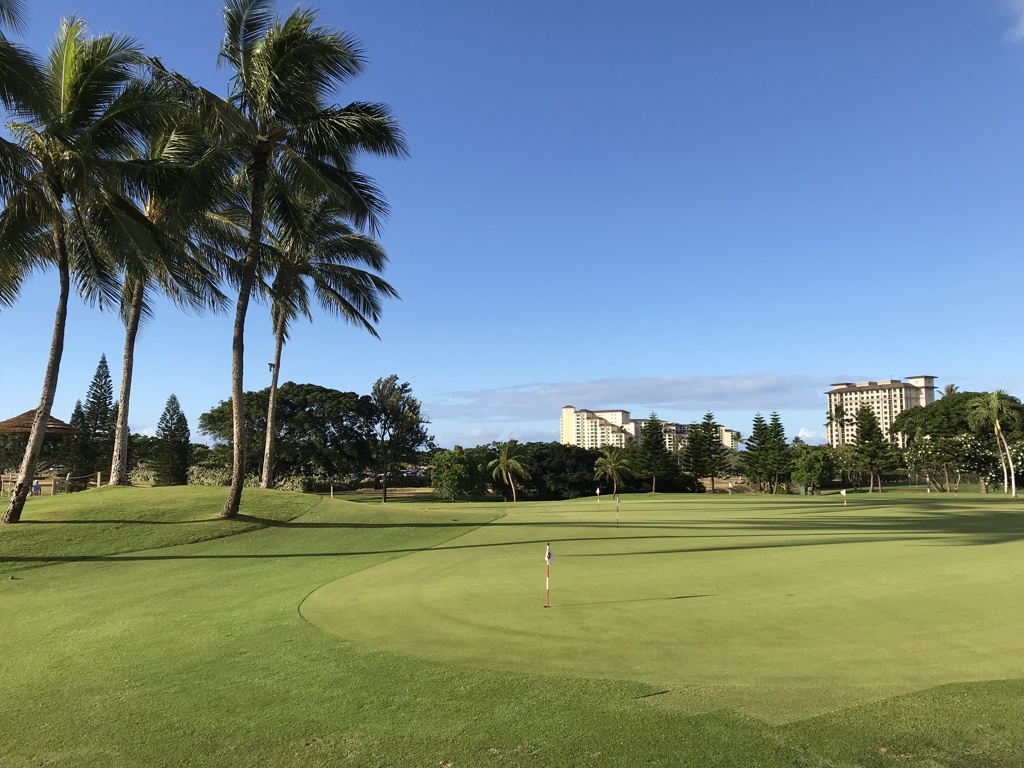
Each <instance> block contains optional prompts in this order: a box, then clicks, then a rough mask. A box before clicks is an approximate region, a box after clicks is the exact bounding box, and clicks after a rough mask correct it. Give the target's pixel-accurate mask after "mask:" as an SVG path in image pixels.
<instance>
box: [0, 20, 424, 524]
mask: <svg viewBox="0 0 1024 768" xmlns="http://www.w3.org/2000/svg"><path fill="white" fill-rule="evenodd" d="M22 19H23V6H22V4H21V0H0V103H2V104H3V107H4V109H5V111H6V114H7V118H8V120H7V133H8V135H9V137H10V138H4V137H0V202H2V204H3V208H2V211H0V306H4V305H8V306H9V305H10V304H12V303H13V302H14V301H15V300H16V299H17V296H18V290H19V288H20V286H21V284H22V282H23V281H24V280H25V279H26V277H27V276H28V275H30V274H31V273H32V272H34V271H37V270H42V269H48V268H56V271H57V275H58V283H59V295H58V300H57V312H56V317H55V320H54V327H53V338H52V343H51V348H50V355H49V359H48V362H47V367H46V373H45V376H44V383H43V388H42V395H41V398H40V403H39V407H38V408H37V410H36V415H35V421H34V423H33V426H32V430H31V432H30V435H29V439H28V444H27V447H26V452H25V458H24V460H23V462H22V465H21V471H20V476H19V480H18V484H17V486H16V488H15V491H14V493H13V494H12V496H11V500H10V504H9V506H8V508H7V511H6V513H5V514H4V517H3V522H17V521H18V519H19V518H20V515H21V510H22V508H23V506H24V503H25V498H26V496H27V494H28V490H29V485H30V483H31V481H32V478H33V476H34V474H35V469H36V462H37V460H38V457H39V452H40V449H41V448H42V444H43V436H44V432H45V423H46V419H47V417H48V416H49V414H50V409H51V407H52V404H53V398H54V394H55V392H56V387H57V379H58V373H59V369H60V361H61V354H62V350H63V345H64V337H65V326H66V318H67V307H68V299H69V296H70V293H71V290H72V285H74V288H75V289H76V290H77V291H78V292H79V293H80V294H81V295H82V296H83V298H85V299H86V300H88V301H91V302H93V303H94V304H98V305H100V307H101V308H102V307H105V306H114V307H118V308H119V309H120V312H121V315H122V318H123V320H124V322H125V329H126V334H125V352H124V366H123V368H122V371H123V373H122V382H121V393H120V397H119V401H118V402H119V410H118V416H119V418H118V423H117V429H116V436H115V450H114V459H113V466H112V468H111V482H112V483H115V484H123V483H126V482H127V471H126V466H127V464H126V458H127V455H126V446H127V439H128V412H129V404H130V394H131V378H132V368H133V354H134V346H135V341H136V336H137V333H138V330H139V326H140V324H141V323H143V322H144V321H145V319H146V318H147V317H148V316H150V315H151V314H152V312H153V304H152V302H153V299H154V297H155V295H157V293H158V292H159V293H162V294H165V295H166V296H168V297H169V298H170V300H171V301H173V302H174V303H176V304H177V305H179V306H181V307H185V308H195V309H213V310H216V309H219V308H223V307H226V306H227V305H228V304H229V298H228V295H227V294H226V293H225V290H224V289H225V287H230V288H231V289H233V291H234V294H235V296H236V299H235V314H234V325H233V331H232V381H231V395H232V406H233V414H234V456H233V471H232V481H231V490H230V492H229V495H228V499H227V501H226V502H225V504H224V508H223V510H222V511H221V516H222V517H234V516H236V515H237V514H238V510H239V503H240V501H241V494H242V486H243V481H244V458H245V457H244V450H245V440H244V439H243V429H244V419H243V414H242V393H243V352H244V330H245V320H246V315H247V311H248V306H249V302H250V300H251V299H252V298H254V297H255V298H257V299H267V300H269V301H270V304H271V313H272V318H273V327H274V332H275V336H276V341H277V346H276V351H275V361H274V374H275V376H274V381H275V384H276V381H277V372H278V370H279V368H280V353H281V346H282V345H283V342H284V340H285V339H286V338H287V334H288V329H289V323H290V322H291V321H292V320H294V319H295V318H297V317H298V316H300V315H307V316H308V315H309V314H310V308H311V305H312V303H313V301H314V300H315V301H317V302H319V303H320V305H321V306H323V307H325V308H326V309H327V310H328V311H330V312H334V313H337V314H339V315H340V316H342V317H343V318H345V319H347V320H349V321H352V322H354V323H355V324H357V325H360V326H362V327H363V328H365V329H366V330H367V331H369V332H370V333H372V334H374V335H376V330H375V328H374V323H376V322H377V321H378V319H379V313H380V305H381V300H382V299H383V298H385V297H391V296H396V295H397V294H396V292H395V290H394V288H392V287H391V286H390V285H389V284H388V283H387V282H385V281H384V280H383V279H382V278H381V277H380V276H379V275H378V274H376V273H377V272H380V271H381V270H382V269H383V268H384V266H385V264H386V262H387V257H386V255H385V253H384V251H383V249H382V248H381V247H380V245H379V244H378V243H377V242H376V241H375V239H374V237H375V236H376V235H377V233H378V228H379V225H380V223H381V221H382V219H383V217H384V216H385V215H386V214H387V211H388V207H387V204H386V202H385V200H384V198H383V197H382V195H381V193H380V191H379V190H378V189H377V187H376V185H375V184H374V182H373V180H372V179H370V178H368V177H367V176H365V175H364V174H361V173H360V172H358V171H357V170H356V168H355V166H354V162H355V160H356V158H357V157H358V156H360V155H361V154H363V153H369V154H373V155H378V156H390V157H401V156H404V155H405V154H406V153H407V150H406V146H405V142H404V138H403V136H402V132H401V130H400V128H399V127H398V125H397V123H396V122H395V120H394V119H393V117H392V116H391V114H390V112H389V110H388V108H387V107H386V106H384V105H382V104H376V103H361V102H357V103H352V104H349V105H348V106H338V105H336V104H334V103H333V102H332V101H331V97H332V95H333V94H334V92H335V91H336V90H337V88H339V87H340V86H342V85H343V84H345V83H346V82H347V81H348V80H350V79H351V78H353V77H355V76H357V75H358V74H359V73H360V72H361V71H362V68H363V66H364V57H363V54H362V51H361V50H360V48H359V46H358V44H357V42H356V41H355V40H354V39H352V38H351V37H349V36H347V35H345V34H343V33H341V32H338V31H336V30H332V29H329V28H325V27H322V26H317V25H316V19H315V17H314V15H313V14H312V12H309V11H301V10H297V11H295V12H293V13H292V14H290V15H288V16H286V17H282V16H280V15H278V14H277V13H276V12H275V10H274V7H273V3H272V2H271V0H227V2H226V7H225V9H224V23H225V34H224V40H223V43H222V45H221V49H220V53H219V62H220V63H221V64H222V65H223V66H226V67H227V68H228V69H229V70H230V72H231V79H230V85H229V92H228V94H227V95H226V96H225V97H223V98H222V97H219V96H216V95H214V94H213V93H211V92H209V91H207V90H206V89H204V88H202V87H201V86H198V85H196V84H194V83H192V82H190V81H188V80H187V79H186V78H184V77H182V76H180V75H178V74H176V73H175V72H173V71H171V70H170V69H167V68H166V67H164V66H163V64H162V63H161V62H160V61H159V60H158V59H155V58H153V57H150V56H147V55H146V54H145V52H144V51H143V49H142V47H141V46H140V45H139V44H138V42H136V41H135V40H134V39H132V38H130V37H127V36H124V35H119V34H103V35H98V36H90V35H89V34H88V32H87V29H86V26H85V24H84V23H83V22H82V21H81V20H80V19H78V18H75V17H69V18H66V19H64V20H62V21H61V23H60V29H59V32H58V34H57V37H56V40H55V41H54V44H53V46H52V47H51V49H50V51H49V52H48V55H47V56H46V58H39V57H36V56H35V55H34V54H33V53H32V52H30V51H28V50H26V49H24V48H23V47H21V46H19V45H17V44H16V43H14V42H13V41H11V40H10V39H9V38H8V37H7V36H6V35H5V34H4V32H3V30H4V29H8V30H10V29H14V30H16V29H17V28H18V27H19V24H20V22H21V20H22ZM314 297H315V298H314ZM271 409H273V400H271ZM272 416H273V414H272V413H271V419H270V421H271V422H272ZM271 432H272V430H271V429H268V442H269V441H271V440H272V437H271V436H270V433H271ZM270 449H272V443H270V445H269V446H268V460H267V461H266V462H265V464H266V465H267V466H271V465H272V461H270V459H269V453H270ZM263 482H264V483H265V484H266V483H268V482H269V479H268V478H267V477H264V478H263Z"/></svg>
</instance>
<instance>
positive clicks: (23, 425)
mask: <svg viewBox="0 0 1024 768" xmlns="http://www.w3.org/2000/svg"><path fill="white" fill-rule="evenodd" d="M37 410H38V409H36V408H33V409H32V410H31V411H25V412H24V413H22V414H20V415H18V416H14V417H13V418H10V419H7V421H0V433H11V432H31V431H32V422H33V421H35V418H36V411H37ZM46 432H47V434H51V435H80V434H82V430H80V429H76V428H75V427H72V426H71V425H70V424H67V423H65V422H63V421H61V420H60V419H55V418H54V417H53V416H48V417H47V419H46Z"/></svg>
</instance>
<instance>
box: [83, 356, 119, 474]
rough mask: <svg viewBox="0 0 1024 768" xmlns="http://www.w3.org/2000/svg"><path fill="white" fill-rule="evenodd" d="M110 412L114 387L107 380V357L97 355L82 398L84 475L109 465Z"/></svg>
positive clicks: (112, 444)
mask: <svg viewBox="0 0 1024 768" xmlns="http://www.w3.org/2000/svg"><path fill="white" fill-rule="evenodd" d="M113 411H114V384H113V382H112V381H111V380H110V368H108V367H107V356H106V355H100V362H99V364H98V365H97V366H96V373H94V374H93V377H92V383H90V384H89V391H88V392H87V393H86V395H85V405H84V410H83V413H84V416H85V426H84V430H85V433H86V436H87V437H88V440H87V441H86V446H87V447H86V453H85V455H84V458H86V460H87V466H85V467H82V468H81V470H82V471H83V472H89V473H92V472H100V471H103V470H104V469H106V468H107V467H109V466H110V459H111V455H112V453H113V447H114V443H113V440H114V433H113V432H112V431H111V427H112V424H113V422H112V420H111V419H112V414H113Z"/></svg>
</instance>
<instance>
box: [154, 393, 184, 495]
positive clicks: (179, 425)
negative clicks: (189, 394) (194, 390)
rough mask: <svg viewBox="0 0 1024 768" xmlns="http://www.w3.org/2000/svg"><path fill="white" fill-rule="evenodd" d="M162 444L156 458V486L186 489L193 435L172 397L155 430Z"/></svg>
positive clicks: (158, 448) (176, 400)
mask: <svg viewBox="0 0 1024 768" xmlns="http://www.w3.org/2000/svg"><path fill="white" fill-rule="evenodd" d="M156 437H157V440H158V441H159V442H158V444H157V447H156V451H155V453H154V456H153V469H154V477H155V480H156V485H187V484H188V468H189V463H190V462H189V457H190V455H191V450H192V434H191V432H190V431H189V428H188V419H186V418H185V414H184V413H182V412H181V406H180V405H179V404H178V398H177V397H175V396H174V395H171V396H170V397H169V398H167V405H166V407H165V408H164V412H163V414H161V416H160V421H159V422H158V423H157V427H156Z"/></svg>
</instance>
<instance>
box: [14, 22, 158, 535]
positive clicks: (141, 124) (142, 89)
mask: <svg viewBox="0 0 1024 768" xmlns="http://www.w3.org/2000/svg"><path fill="white" fill-rule="evenodd" d="M142 63H143V62H142V57H141V49H140V48H139V46H138V45H137V44H136V43H135V41H134V40H132V39H131V38H128V37H124V36H120V35H100V36H98V37H92V38H87V37H86V36H85V26H84V24H83V23H82V22H81V21H79V20H78V19H77V18H75V17H70V18H68V19H65V20H63V21H62V22H61V25H60V31H59V32H58V35H57V39H56V42H55V43H54V45H53V47H52V48H51V50H50V54H49V57H48V59H47V61H46V62H45V63H40V64H33V65H32V67H31V70H30V72H31V81H32V84H33V86H34V92H35V98H33V100H32V101H31V102H29V103H22V104H16V105H15V106H14V108H13V109H12V115H13V116H14V117H15V118H16V119H15V120H14V121H12V122H10V123H8V131H9V132H10V134H11V136H12V137H13V138H14V139H15V141H16V142H17V150H18V151H17V152H14V153H7V152H5V153H4V155H5V157H7V158H8V159H10V157H11V154H13V155H14V156H15V157H14V162H13V163H11V164H10V166H9V167H8V168H5V170H13V171H14V175H13V178H10V177H8V178H6V179H5V184H4V185H3V189H0V193H2V194H3V196H4V202H5V208H4V210H3V213H2V214H0V277H2V278H4V279H3V280H0V282H4V283H5V284H6V285H7V286H8V289H9V290H13V291H14V292H16V290H17V285H18V284H19V282H20V279H21V276H23V275H24V274H26V273H27V272H28V271H30V270H33V269H38V268H40V267H44V266H47V265H49V264H55V265H56V267H57V274H58V281H59V284H60V292H59V297H58V301H57V312H56V317H55V319H54V326H53V338H52V341H51V344H50V354H49V359H48V360H47V365H46V373H45V375H44V379H43V388H42V394H41V396H40V401H39V407H38V408H37V409H36V414H35V418H34V420H33V423H32V428H31V432H30V433H29V438H28V443H27V446H26V450H25V457H24V459H23V461H22V464H21V470H20V474H19V478H18V483H17V485H16V487H15V491H14V493H13V494H12V496H11V499H10V503H9V505H8V507H7V511H6V512H5V513H4V516H3V522H5V523H8V522H10V523H13V522H17V521H18V520H20V518H21V511H22V508H23V507H24V504H25V498H26V496H27V495H28V490H29V484H30V483H31V481H32V478H33V476H34V475H35V469H36V462H37V461H38V458H39V452H40V450H41V449H42V445H43V437H44V435H45V430H46V419H47V418H48V417H49V415H50V409H51V407H52V406H53V398H54V394H55V392H56V389H57V378H58V374H59V370H60V361H61V356H62V353H63V349H64V332H65V325H66V322H67V309H68V298H69V295H70V292H71V279H72V276H74V277H75V280H76V282H77V284H78V288H79V290H80V291H81V292H83V293H84V294H86V295H89V296H93V297H96V296H104V297H106V298H110V297H112V296H115V295H116V293H117V287H116V281H115V280H114V279H113V272H114V271H113V269H112V268H111V266H110V264H109V263H107V262H105V261H104V256H105V255H106V254H109V253H112V252H115V251H117V250H119V249H121V248H123V247H140V248H146V247H148V246H147V245H146V244H145V232H146V231H148V230H145V228H143V229H140V228H139V224H140V222H139V221H138V220H137V219H136V217H135V216H134V214H133V209H132V208H131V206H130V205H128V204H127V202H126V201H125V200H124V198H123V197H120V196H119V195H117V194H115V191H116V190H120V189H122V188H123V186H124V185H125V184H126V181H128V180H131V181H137V179H138V177H139V175H140V172H139V166H137V165H134V164H133V163H131V162H130V160H129V158H131V157H133V156H135V155H136V153H137V146H138V143H139V141H140V139H141V137H142V136H143V135H145V134H146V133H148V132H149V131H150V130H152V128H153V126H154V125H156V124H158V123H159V122H161V121H162V120H163V118H164V115H165V110H164V104H163V102H162V101H161V100H160V98H159V96H158V94H157V92H156V91H154V90H153V89H152V88H151V87H150V85H149V83H147V82H146V81H145V80H143V79H142V78H141V77H140V75H141V66H142ZM0 175H2V176H6V174H0ZM101 191H102V192H103V193H104V194H102V195H101V194H99V193H100V192H101ZM72 223H73V224H74V225H75V226H74V227H73V228H72V227H71V226H69V225H70V224H72ZM7 278H13V280H14V282H13V283H8V282H7ZM12 285H13V286H14V287H13V289H12V288H11V286H12Z"/></svg>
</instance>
